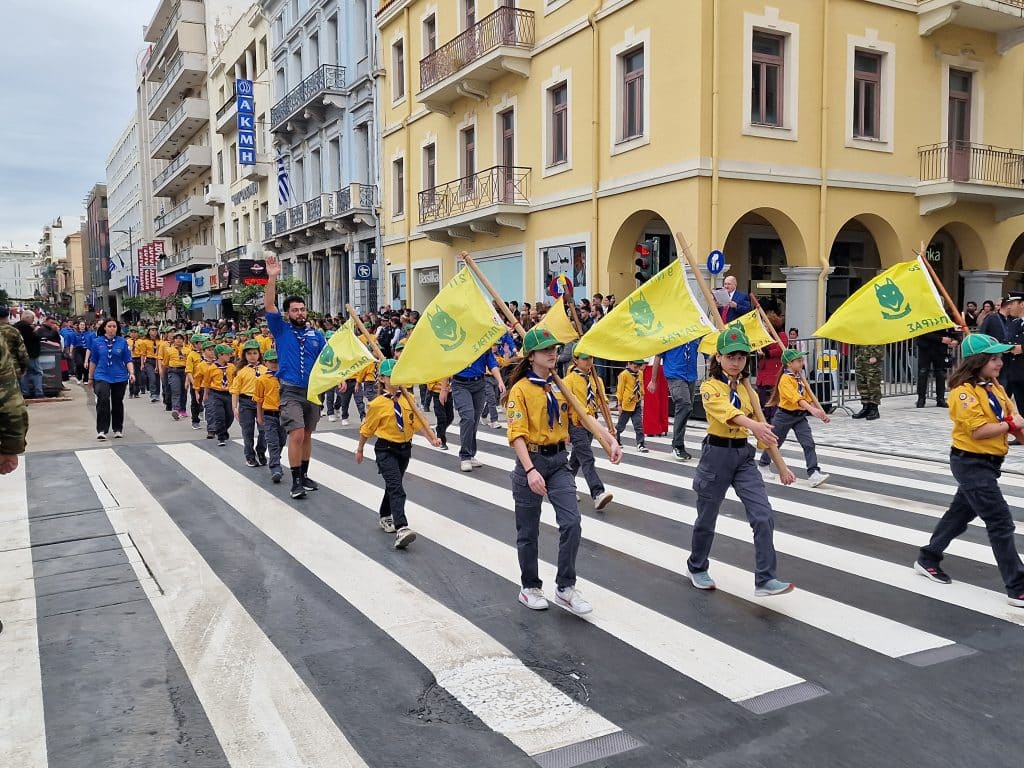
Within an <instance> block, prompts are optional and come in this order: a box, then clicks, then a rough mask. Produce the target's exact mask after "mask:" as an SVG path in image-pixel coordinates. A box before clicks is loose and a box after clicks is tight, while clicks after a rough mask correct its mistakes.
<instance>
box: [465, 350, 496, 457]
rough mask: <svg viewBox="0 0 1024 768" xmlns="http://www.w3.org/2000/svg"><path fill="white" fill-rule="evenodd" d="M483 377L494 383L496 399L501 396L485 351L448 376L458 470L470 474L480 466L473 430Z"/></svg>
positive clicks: (481, 407)
mask: <svg viewBox="0 0 1024 768" xmlns="http://www.w3.org/2000/svg"><path fill="white" fill-rule="evenodd" d="M485 376H493V377H494V379H495V381H497V382H498V396H499V397H500V396H501V395H503V394H505V382H504V380H503V379H502V378H501V369H500V368H499V367H498V361H497V360H495V359H494V355H493V354H491V352H490V351H489V350H488V351H487V352H484V353H483V354H482V355H480V357H478V358H477V359H476V360H474V361H473V363H472V364H471V365H469V366H468V367H467V368H464V369H463V370H461V371H459V372H458V373H457V374H455V375H454V376H452V403H453V404H454V405H455V410H456V411H458V412H459V443H460V445H459V461H460V463H459V469H461V470H462V471H463V472H472V471H473V467H482V466H483V464H481V463H480V462H479V461H477V460H476V430H477V428H478V427H479V426H480V417H481V416H483V413H484V399H485V393H486V391H487V382H486V381H484V377H485Z"/></svg>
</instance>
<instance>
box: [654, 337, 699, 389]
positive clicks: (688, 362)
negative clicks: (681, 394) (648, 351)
mask: <svg viewBox="0 0 1024 768" xmlns="http://www.w3.org/2000/svg"><path fill="white" fill-rule="evenodd" d="M699 346H700V341H699V340H694V341H690V342H687V343H686V344H680V345H679V346H678V347H673V348H672V349H669V350H667V351H665V352H662V353H661V364H662V366H663V368H664V370H665V378H666V379H682V380H683V381H696V380H697V348H698V347H699Z"/></svg>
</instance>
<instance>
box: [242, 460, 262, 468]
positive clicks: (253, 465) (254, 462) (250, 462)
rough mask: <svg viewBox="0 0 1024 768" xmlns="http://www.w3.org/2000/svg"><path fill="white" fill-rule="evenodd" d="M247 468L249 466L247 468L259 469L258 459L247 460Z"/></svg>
mask: <svg viewBox="0 0 1024 768" xmlns="http://www.w3.org/2000/svg"><path fill="white" fill-rule="evenodd" d="M245 466H247V467H258V466H259V464H257V463H256V459H246V460H245Z"/></svg>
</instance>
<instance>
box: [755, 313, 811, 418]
mask: <svg viewBox="0 0 1024 768" xmlns="http://www.w3.org/2000/svg"><path fill="white" fill-rule="evenodd" d="M750 300H751V301H753V302H754V306H755V307H756V308H757V316H758V317H760V318H761V324H762V325H763V326H764V327H765V328H767V329H768V333H769V334H770V335H771V337H772V338H773V339H775V342H776V343H777V344H778V345H779V346H780V347H781V348H782V351H783V352H785V351H786V350H787V349H789V346H788V345H786V344H783V343H782V339H781V338H780V337H779V332H778V331H776V330H775V326H774V325H772V322H771V320H769V319H768V315H766V314H765V311H764V309H762V307H761V302H760V301H758V300H757V296H755V295H754V294H750ZM800 378H801V379H803V380H804V383H805V384H806V385H807V394H809V395H810V396H811V401H812V402H813V403H814V404H815V405H816V406H818V407H819V408H821V401H820V400H818V396H817V395H816V394H814V389H813V388H812V387H811V382H810V380H809V379H808V378H807V370H806V369H804V370H802V371H800ZM822 410H824V408H822Z"/></svg>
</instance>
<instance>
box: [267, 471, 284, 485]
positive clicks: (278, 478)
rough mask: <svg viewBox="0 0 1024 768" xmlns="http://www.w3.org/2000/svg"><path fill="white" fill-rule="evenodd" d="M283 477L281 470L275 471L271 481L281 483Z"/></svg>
mask: <svg viewBox="0 0 1024 768" xmlns="http://www.w3.org/2000/svg"><path fill="white" fill-rule="evenodd" d="M281 477H282V475H281V473H280V472H274V473H273V474H272V475H271V476H270V482H272V483H274V484H277V483H280V482H281Z"/></svg>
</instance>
